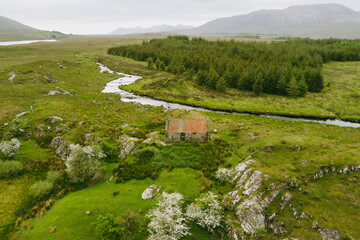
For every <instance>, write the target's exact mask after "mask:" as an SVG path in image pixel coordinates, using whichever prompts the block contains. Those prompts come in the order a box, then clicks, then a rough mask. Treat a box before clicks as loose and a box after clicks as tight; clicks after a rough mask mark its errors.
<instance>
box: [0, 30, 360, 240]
mask: <svg viewBox="0 0 360 240" xmlns="http://www.w3.org/2000/svg"><path fill="white" fill-rule="evenodd" d="M153 37H159V36H156V35H153V34H145V35H135V36H130V37H95V36H94V37H86V38H85V37H82V38H80V37H78V38H68V39H64V40H62V41H61V42H56V43H38V44H31V45H26V46H12V47H0V85H1V86H0V101H1V103H2V104H1V105H0V126H1V127H0V134H1V135H0V136H1V137H0V140H2V139H4V138H5V137H6V136H9V134H11V133H10V131H9V130H10V129H9V128H6V127H4V126H3V124H4V123H9V124H10V127H11V126H12V120H13V118H14V117H15V115H17V114H19V113H21V112H23V111H28V113H27V114H26V115H25V116H23V117H21V118H20V119H22V120H23V122H22V124H24V125H26V128H25V131H26V132H25V133H24V134H22V135H21V137H20V140H21V143H22V146H21V148H20V150H19V152H18V154H17V155H16V160H19V161H21V162H24V161H26V160H39V161H47V160H48V159H50V158H52V157H54V156H55V153H54V151H53V150H52V149H50V147H49V141H51V139H52V138H53V137H55V136H56V135H59V136H61V137H62V138H64V139H66V140H68V141H71V142H73V143H79V144H83V143H84V138H83V136H84V134H87V133H91V134H92V135H94V136H95V137H98V138H100V139H101V140H103V141H107V142H111V143H114V144H117V139H118V138H119V137H120V136H122V134H123V133H122V129H121V125H122V124H125V123H126V124H129V125H130V126H131V129H132V130H134V131H144V132H151V131H160V135H161V138H164V126H165V119H166V115H171V116H172V117H176V118H180V117H187V118H206V117H209V120H210V130H211V131H212V130H213V129H217V130H218V133H217V134H214V133H212V136H213V138H220V139H222V140H224V141H226V142H228V143H230V144H231V146H232V147H231V149H230V150H231V153H232V154H231V156H230V157H227V158H226V159H225V161H226V163H231V164H232V167H234V166H235V165H236V164H237V163H238V162H240V161H242V160H243V159H245V158H246V157H248V156H249V155H250V154H252V153H253V152H254V154H253V158H254V159H255V160H256V163H255V164H254V165H253V167H254V168H256V169H258V170H261V171H263V172H264V173H266V174H268V175H269V176H270V178H269V180H268V182H267V183H266V184H270V183H272V182H275V183H278V182H290V181H291V179H292V178H293V177H296V178H297V179H298V181H299V184H300V187H301V188H302V189H303V190H302V191H299V190H298V189H291V190H290V191H291V194H292V195H293V196H294V198H293V200H292V204H293V205H294V206H296V207H297V208H299V209H303V210H304V211H305V212H306V213H307V214H310V215H312V216H313V219H311V220H304V221H297V220H294V219H293V218H292V215H291V213H292V212H291V210H289V209H285V210H284V212H283V214H280V215H278V217H277V220H279V221H284V222H285V226H286V229H287V230H288V234H287V235H285V236H281V239H284V238H286V237H288V238H290V237H291V236H293V237H296V238H297V239H316V238H320V235H319V234H318V233H316V232H315V231H313V230H311V227H310V226H311V223H312V220H317V221H318V222H319V224H320V225H321V226H323V227H324V228H332V229H337V230H338V231H339V232H340V233H341V235H342V236H343V237H348V238H350V239H357V238H359V236H360V231H359V228H358V226H357V222H358V220H359V215H358V213H359V210H360V206H359V204H358V199H359V193H358V186H359V185H358V182H359V179H360V175H359V174H358V173H353V174H351V175H338V174H335V175H327V176H325V177H324V178H323V179H320V180H317V181H314V182H308V180H307V179H308V177H309V176H311V175H312V174H315V173H316V172H317V171H318V170H319V169H320V168H321V167H324V166H334V167H336V168H337V169H342V168H344V167H345V166H348V165H353V164H357V163H359V156H360V141H359V140H360V134H359V133H360V129H355V128H342V127H337V126H329V125H323V124H318V123H310V122H291V121H282V120H276V119H268V118H263V117H257V116H241V115H231V114H218V113H205V112H195V111H185V110H174V111H165V110H163V109H160V108H154V107H151V106H139V105H136V104H131V103H123V102H121V101H120V100H119V97H118V96H117V95H114V94H103V93H101V90H102V88H103V87H104V85H105V84H106V83H107V82H108V81H110V80H113V79H115V78H116V77H117V76H114V75H112V74H108V73H104V74H101V73H100V72H99V68H98V66H97V65H96V62H98V61H100V62H102V63H104V64H105V65H106V66H109V67H110V68H111V69H113V70H118V71H122V72H125V73H133V74H137V75H140V76H143V80H140V81H138V82H137V83H135V84H133V85H130V86H127V87H126V88H127V89H132V90H134V91H138V92H141V93H144V94H148V95H155V94H156V96H157V97H159V98H166V99H170V100H173V101H179V102H185V103H193V104H197V105H204V106H207V107H211V108H220V109H234V110H239V111H250V110H251V111H254V112H268V113H273V114H283V115H287V114H288V115H290V114H292V115H311V116H317V117H341V118H345V119H346V118H349V119H353V120H359V119H360V117H359V113H358V107H357V106H358V104H359V100H358V99H359V98H358V97H357V94H358V93H359V81H358V80H359V77H358V70H356V71H355V64H354V63H335V62H333V63H328V64H326V65H325V67H324V75H325V85H326V86H327V87H326V88H325V90H324V92H322V93H319V94H308V95H307V96H306V97H305V98H299V99H293V98H285V97H279V96H270V95H269V96H267V95H266V96H265V95H264V96H260V97H254V96H252V95H251V94H248V93H244V92H238V91H232V90H228V92H227V93H224V94H220V93H216V92H209V91H207V90H201V89H198V88H197V87H196V86H195V85H191V84H187V83H186V82H185V81H182V79H181V76H175V75H172V74H169V73H165V72H159V71H156V70H148V69H147V68H146V64H145V63H141V62H136V61H133V60H129V59H124V58H119V57H113V56H108V55H106V50H107V48H108V47H112V46H116V45H119V44H129V43H141V41H142V40H143V39H151V38H153ZM59 65H61V66H64V67H65V68H61V67H60V66H59ZM10 72H14V73H15V74H16V76H15V78H14V80H13V81H12V82H9V80H8V79H9V77H10V74H9V73H10ZM45 76H46V77H48V78H50V79H52V80H55V81H56V82H54V81H48V80H47V79H46V78H45ZM349 83H351V84H349ZM350 86H351V88H350ZM50 90H66V91H68V92H70V93H71V94H70V95H56V96H45V95H46V94H47V93H48V92H49V91H50ZM194 96H195V97H194ZM30 106H33V110H30ZM344 106H345V107H344ZM50 116H58V117H61V118H62V119H63V120H64V121H63V122H56V123H51V122H50V121H49V117H50ZM25 119H27V121H25ZM41 125H43V126H41ZM130 132H131V131H130ZM130 132H127V133H128V134H130ZM28 133H31V134H28ZM253 136H255V137H253ZM116 165H117V164H115V163H112V164H107V171H106V172H107V175H106V177H105V179H104V180H103V181H101V182H99V183H97V184H96V185H94V186H91V187H88V188H85V189H82V190H80V191H75V192H70V193H67V194H66V195H65V196H63V197H62V198H60V199H58V200H56V203H55V204H54V205H53V206H52V208H51V209H50V210H48V211H46V212H45V215H44V217H43V218H39V216H38V215H37V216H36V217H34V218H32V219H29V220H26V221H24V222H23V223H22V224H21V225H20V226H19V227H17V228H16V229H13V226H14V222H15V220H16V219H17V218H18V217H21V216H22V215H23V213H24V211H22V210H21V209H22V207H23V206H27V205H26V204H27V203H28V202H29V199H30V196H29V195H28V188H29V186H30V185H31V184H32V183H34V182H35V181H37V180H42V179H44V177H45V176H44V172H39V173H37V172H36V171H34V172H31V173H28V172H26V173H24V174H23V175H20V176H18V177H15V178H11V179H7V180H0V193H1V194H0V209H1V210H0V219H1V220H0V238H4V239H6V238H8V237H10V238H11V239H24V240H25V239H80V238H81V239H100V238H99V235H98V233H97V232H96V230H95V226H94V224H93V223H94V222H95V220H96V217H97V216H98V215H99V214H100V213H113V214H114V215H116V216H118V215H120V214H122V213H124V212H126V211H128V210H129V209H130V210H133V211H135V212H139V210H141V213H140V214H141V215H142V216H144V215H145V214H146V212H147V211H148V209H149V208H151V207H152V206H154V205H155V203H156V200H155V199H152V200H147V201H143V200H141V193H142V192H143V191H144V190H145V189H146V188H147V187H148V186H149V185H151V184H153V183H154V184H157V185H161V186H163V188H162V189H167V190H168V191H169V192H172V191H178V192H180V193H182V194H183V195H184V197H185V200H186V201H187V202H190V201H192V200H193V199H195V198H196V197H198V196H199V194H200V187H201V184H202V183H201V180H200V179H199V177H198V174H199V173H200V171H197V170H193V169H189V168H176V169H174V170H172V171H170V172H168V171H167V170H163V171H161V172H160V173H159V178H158V179H157V180H151V179H150V178H146V179H144V180H131V181H128V182H126V183H122V184H115V183H114V182H113V181H112V182H108V181H107V180H108V179H109V178H110V175H111V170H112V168H113V167H114V166H116ZM350 178H351V179H352V180H349V179H350ZM354 179H355V180H354ZM231 188H232V187H231V186H229V185H221V184H217V183H215V184H214V185H213V186H212V188H211V190H212V191H214V192H217V193H219V194H224V193H226V192H227V191H229V190H230V189H231ZM115 190H118V191H119V192H120V194H119V195H117V196H113V192H114V191H115ZM279 201H280V200H279V197H278V198H277V199H276V200H275V202H274V203H273V205H271V206H270V208H269V212H266V214H268V215H271V210H272V209H276V208H277V207H278V205H276V204H278V203H279ZM86 211H91V214H90V215H89V216H86V215H85V212H86ZM227 214H229V213H227ZM26 226H27V227H26ZM29 226H31V227H29ZM54 226H56V228H57V230H56V231H55V232H54V233H50V231H49V229H50V227H54ZM191 227H192V231H191V232H192V234H193V235H192V236H190V237H188V238H186V239H212V238H214V237H213V236H211V235H210V234H208V232H207V231H205V230H203V229H202V228H200V227H198V226H196V225H195V224H192V225H191ZM9 231H12V232H13V233H12V234H8V233H9ZM146 236H147V232H146V231H145V230H143V231H142V232H141V233H139V236H138V237H139V239H145V238H146ZM278 237H279V236H275V235H273V233H272V232H270V231H268V232H266V233H265V235H264V239H279V238H278ZM214 239H215V238H214Z"/></svg>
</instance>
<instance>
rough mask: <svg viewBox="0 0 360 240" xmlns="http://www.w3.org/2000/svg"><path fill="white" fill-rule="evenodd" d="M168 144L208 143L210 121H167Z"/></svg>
mask: <svg viewBox="0 0 360 240" xmlns="http://www.w3.org/2000/svg"><path fill="white" fill-rule="evenodd" d="M165 133H166V142H208V141H209V119H184V118H182V119H171V118H170V117H169V116H168V117H167V119H166V127H165Z"/></svg>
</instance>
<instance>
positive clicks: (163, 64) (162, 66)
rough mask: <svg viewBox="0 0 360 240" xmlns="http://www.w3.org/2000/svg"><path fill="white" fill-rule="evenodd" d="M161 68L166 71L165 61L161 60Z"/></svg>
mask: <svg viewBox="0 0 360 240" xmlns="http://www.w3.org/2000/svg"><path fill="white" fill-rule="evenodd" d="M159 68H160V70H161V71H165V70H166V65H165V63H164V62H163V61H161V63H160V65H159Z"/></svg>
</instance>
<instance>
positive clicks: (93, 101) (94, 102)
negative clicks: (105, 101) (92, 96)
mask: <svg viewBox="0 0 360 240" xmlns="http://www.w3.org/2000/svg"><path fill="white" fill-rule="evenodd" d="M92 103H93V104H97V105H99V104H100V102H97V101H95V100H92Z"/></svg>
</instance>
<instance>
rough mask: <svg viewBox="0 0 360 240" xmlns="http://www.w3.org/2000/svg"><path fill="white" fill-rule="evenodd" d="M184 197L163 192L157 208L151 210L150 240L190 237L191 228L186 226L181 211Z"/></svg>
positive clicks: (171, 239)
mask: <svg viewBox="0 0 360 240" xmlns="http://www.w3.org/2000/svg"><path fill="white" fill-rule="evenodd" d="M182 199H183V196H182V195H181V194H180V193H177V192H175V193H171V194H169V193H166V192H163V193H162V195H161V196H160V198H159V202H158V203H157V204H156V205H157V207H155V208H152V209H150V210H149V212H148V214H147V215H146V217H148V218H150V219H151V220H150V223H149V224H148V228H149V229H148V231H149V232H150V236H149V238H148V240H177V239H181V238H182V237H184V236H186V235H190V232H189V230H190V228H189V227H188V226H186V225H185V222H186V219H185V217H184V214H183V212H182V210H181V205H182V204H183V201H182Z"/></svg>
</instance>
